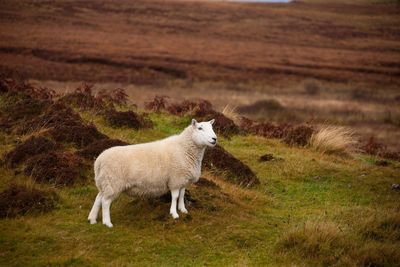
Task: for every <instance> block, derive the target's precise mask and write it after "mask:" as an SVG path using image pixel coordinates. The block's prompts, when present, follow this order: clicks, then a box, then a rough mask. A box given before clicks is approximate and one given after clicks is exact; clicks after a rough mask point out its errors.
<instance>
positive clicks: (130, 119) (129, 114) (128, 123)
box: [103, 109, 153, 130]
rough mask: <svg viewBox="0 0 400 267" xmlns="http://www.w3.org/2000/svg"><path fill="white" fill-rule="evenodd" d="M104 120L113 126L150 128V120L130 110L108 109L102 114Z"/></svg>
mask: <svg viewBox="0 0 400 267" xmlns="http://www.w3.org/2000/svg"><path fill="white" fill-rule="evenodd" d="M103 116H104V118H105V120H106V121H107V122H108V123H109V124H110V125H111V126H113V127H129V128H133V129H136V130H137V129H140V128H150V127H152V126H153V125H152V122H151V121H150V120H148V119H147V118H146V117H144V116H142V115H139V114H138V113H136V112H133V111H131V110H129V111H116V110H114V109H109V110H107V111H105V112H104V114H103Z"/></svg>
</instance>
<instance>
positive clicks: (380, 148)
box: [361, 136, 400, 161]
mask: <svg viewBox="0 0 400 267" xmlns="http://www.w3.org/2000/svg"><path fill="white" fill-rule="evenodd" d="M361 150H362V151H364V152H365V153H367V154H370V155H375V156H379V157H383V158H387V159H391V160H396V161H400V152H391V151H388V150H387V147H386V146H385V145H383V144H381V143H379V142H377V141H376V139H375V138H374V137H373V136H371V137H370V138H369V139H368V141H367V143H366V144H365V145H363V146H362V147H361Z"/></svg>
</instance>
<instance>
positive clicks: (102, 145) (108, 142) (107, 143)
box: [78, 138, 128, 160]
mask: <svg viewBox="0 0 400 267" xmlns="http://www.w3.org/2000/svg"><path fill="white" fill-rule="evenodd" d="M125 145H128V143H126V142H124V141H121V140H118V139H109V138H105V139H102V140H98V141H95V142H93V143H91V144H89V145H88V146H86V147H84V148H83V149H81V150H79V151H78V155H79V156H81V157H83V158H85V159H89V160H93V159H95V158H96V157H97V156H98V155H100V153H101V152H103V151H104V150H106V149H108V148H110V147H114V146H125Z"/></svg>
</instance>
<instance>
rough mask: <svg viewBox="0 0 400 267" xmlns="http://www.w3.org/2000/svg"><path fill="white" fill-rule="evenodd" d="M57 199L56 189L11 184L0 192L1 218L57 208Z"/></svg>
mask: <svg viewBox="0 0 400 267" xmlns="http://www.w3.org/2000/svg"><path fill="white" fill-rule="evenodd" d="M57 201H58V196H57V194H56V193H55V192H54V191H50V190H47V191H44V190H39V189H35V188H28V187H25V186H22V185H17V184H11V185H10V186H9V187H8V188H7V189H6V190H4V191H3V192H1V193H0V218H6V217H15V216H18V215H25V214H27V213H43V212H48V211H50V210H52V209H54V208H55V205H56V202H57Z"/></svg>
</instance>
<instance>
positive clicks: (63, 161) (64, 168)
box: [24, 152, 84, 186]
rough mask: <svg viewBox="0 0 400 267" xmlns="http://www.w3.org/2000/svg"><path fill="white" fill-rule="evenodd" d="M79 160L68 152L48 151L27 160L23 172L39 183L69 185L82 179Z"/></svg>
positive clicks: (81, 166)
mask: <svg viewBox="0 0 400 267" xmlns="http://www.w3.org/2000/svg"><path fill="white" fill-rule="evenodd" d="M81 161H82V160H81V159H80V158H79V157H78V156H77V155H75V154H73V153H70V152H50V153H46V154H40V155H37V156H34V157H32V158H30V159H29V160H27V162H26V167H25V169H24V172H25V174H26V175H28V176H32V177H33V178H34V179H35V181H37V182H40V183H50V184H54V185H60V186H70V185H74V184H76V183H77V182H80V181H82V180H83V179H84V176H83V174H82V172H83V165H82V163H81Z"/></svg>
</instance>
